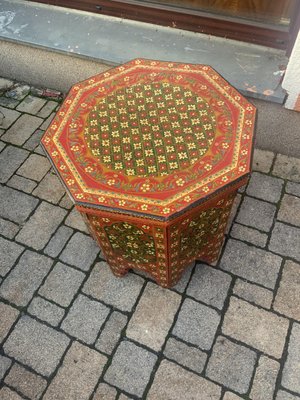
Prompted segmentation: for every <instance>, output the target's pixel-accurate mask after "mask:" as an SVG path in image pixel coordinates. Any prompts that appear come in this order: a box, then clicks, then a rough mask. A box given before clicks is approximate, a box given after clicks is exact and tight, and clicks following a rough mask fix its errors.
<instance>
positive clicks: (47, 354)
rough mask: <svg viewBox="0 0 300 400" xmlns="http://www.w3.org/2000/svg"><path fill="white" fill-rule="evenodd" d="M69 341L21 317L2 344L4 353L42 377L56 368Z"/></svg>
mask: <svg viewBox="0 0 300 400" xmlns="http://www.w3.org/2000/svg"><path fill="white" fill-rule="evenodd" d="M69 342H70V340H69V338H67V336H66V335H64V334H63V333H61V332H57V331H56V330H54V329H52V328H49V327H48V326H46V325H43V324H41V323H40V322H37V321H35V320H34V319H32V318H30V317H28V316H23V317H22V318H21V319H20V320H19V321H18V323H17V325H16V326H15V328H14V330H13V332H12V333H11V334H10V336H9V338H8V339H7V340H6V342H5V344H4V351H5V353H6V354H7V355H8V356H12V357H14V358H15V359H17V360H18V361H20V362H21V363H22V364H25V365H28V366H29V367H31V368H33V369H34V370H35V371H36V372H38V373H40V374H41V375H44V376H50V375H51V374H52V373H53V372H54V370H55V368H56V367H57V365H58V363H59V361H60V359H61V357H62V356H63V354H64V352H65V350H66V348H67V346H68V344H69Z"/></svg>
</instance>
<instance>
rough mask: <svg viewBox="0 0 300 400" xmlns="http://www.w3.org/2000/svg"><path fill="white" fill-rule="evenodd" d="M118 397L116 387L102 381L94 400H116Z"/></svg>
mask: <svg viewBox="0 0 300 400" xmlns="http://www.w3.org/2000/svg"><path fill="white" fill-rule="evenodd" d="M116 398H117V391H116V389H115V388H113V387H111V386H109V385H107V384H106V383H100V385H99V386H98V388H97V391H96V393H95V394H94V397H93V400H115V399H116ZM119 399H120V397H119Z"/></svg>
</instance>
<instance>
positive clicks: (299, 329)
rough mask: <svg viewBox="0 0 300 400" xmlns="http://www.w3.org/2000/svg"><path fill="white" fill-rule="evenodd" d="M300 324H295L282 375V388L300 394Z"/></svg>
mask: <svg viewBox="0 0 300 400" xmlns="http://www.w3.org/2000/svg"><path fill="white" fill-rule="evenodd" d="M299 342H300V324H297V323H294V324H293V327H292V331H291V336H290V341H289V346H288V356H287V360H286V362H285V365H284V368H283V373H282V386H283V387H285V388H286V389H289V390H291V391H292V392H296V393H300V379H299V376H300V348H299Z"/></svg>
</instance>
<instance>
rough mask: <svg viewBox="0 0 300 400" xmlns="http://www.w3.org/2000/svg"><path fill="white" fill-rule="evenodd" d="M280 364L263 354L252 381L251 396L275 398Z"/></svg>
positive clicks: (266, 399)
mask: <svg viewBox="0 0 300 400" xmlns="http://www.w3.org/2000/svg"><path fill="white" fill-rule="evenodd" d="M279 368H280V364H279V363H278V362H277V361H275V360H271V359H270V358H268V357H266V356H263V355H262V356H261V357H260V359H259V362H258V366H257V368H256V372H255V376H254V381H253V383H252V388H251V393H250V398H251V399H255V400H273V399H274V391H275V385H276V380H277V375H278V372H279Z"/></svg>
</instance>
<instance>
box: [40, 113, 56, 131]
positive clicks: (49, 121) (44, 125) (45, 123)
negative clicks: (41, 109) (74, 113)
mask: <svg viewBox="0 0 300 400" xmlns="http://www.w3.org/2000/svg"><path fill="white" fill-rule="evenodd" d="M54 116H55V113H52V114H50V115H49V117H48V118H47V119H46V120H45V121H44V122H43V123H42V125H41V126H40V128H41V129H43V130H44V131H45V130H46V129H48V127H49V125H50V124H51V122H52V120H53V118H54Z"/></svg>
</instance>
